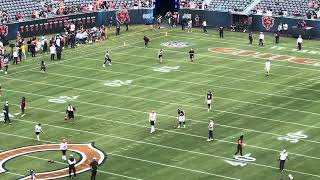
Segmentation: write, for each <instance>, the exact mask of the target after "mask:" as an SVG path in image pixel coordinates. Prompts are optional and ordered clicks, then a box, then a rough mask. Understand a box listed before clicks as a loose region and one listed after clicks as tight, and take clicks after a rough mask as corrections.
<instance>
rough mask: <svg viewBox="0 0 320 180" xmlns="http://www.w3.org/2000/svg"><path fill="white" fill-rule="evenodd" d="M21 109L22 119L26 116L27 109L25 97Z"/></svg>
mask: <svg viewBox="0 0 320 180" xmlns="http://www.w3.org/2000/svg"><path fill="white" fill-rule="evenodd" d="M20 108H21V117H23V116H25V115H26V114H25V110H26V109H27V101H26V98H25V97H22V100H21V105H20Z"/></svg>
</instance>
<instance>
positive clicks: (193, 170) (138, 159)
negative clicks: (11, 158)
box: [2, 133, 240, 180]
mask: <svg viewBox="0 0 320 180" xmlns="http://www.w3.org/2000/svg"><path fill="white" fill-rule="evenodd" d="M2 134H5V135H9V136H16V137H20V138H26V139H33V138H29V137H23V136H17V135H15V134H10V133H2ZM108 155H109V158H110V157H111V156H112V155H113V156H118V157H122V158H126V159H131V160H136V161H142V162H146V163H150V164H156V165H160V166H166V167H170V168H175V169H180V170H184V171H189V172H195V173H200V174H207V175H211V176H216V177H222V178H225V179H233V180H240V179H238V178H232V177H228V176H223V175H219V174H214V173H209V172H205V171H199V170H195V169H189V168H183V167H179V166H174V165H169V164H164V163H159V162H155V161H149V160H145V159H140V158H134V157H130V156H124V155H120V154H113V153H108ZM110 155H111V156H110ZM23 156H26V157H30V158H34V159H40V160H46V161H47V160H49V159H45V158H39V157H34V156H30V155H23ZM56 162H57V163H59V164H65V163H63V162H60V161H56ZM98 172H102V173H106V174H112V175H117V176H121V177H126V178H128V179H135V180H142V179H138V178H133V177H129V176H124V175H120V174H115V173H110V172H105V171H101V170H98Z"/></svg>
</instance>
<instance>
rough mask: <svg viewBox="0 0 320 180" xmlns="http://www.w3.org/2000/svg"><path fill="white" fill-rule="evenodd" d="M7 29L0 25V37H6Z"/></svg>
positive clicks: (5, 26)
mask: <svg viewBox="0 0 320 180" xmlns="http://www.w3.org/2000/svg"><path fill="white" fill-rule="evenodd" d="M8 32H9V27H8V26H7V25H0V36H7V35H8Z"/></svg>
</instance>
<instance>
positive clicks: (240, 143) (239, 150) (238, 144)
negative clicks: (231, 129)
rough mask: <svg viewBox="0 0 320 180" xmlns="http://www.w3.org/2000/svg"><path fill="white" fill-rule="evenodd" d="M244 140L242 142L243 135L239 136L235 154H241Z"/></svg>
mask: <svg viewBox="0 0 320 180" xmlns="http://www.w3.org/2000/svg"><path fill="white" fill-rule="evenodd" d="M243 145H244V142H243V135H241V136H240V138H239V139H238V142H237V152H236V153H235V154H234V155H235V156H236V155H237V154H238V153H240V155H241V156H242V148H243Z"/></svg>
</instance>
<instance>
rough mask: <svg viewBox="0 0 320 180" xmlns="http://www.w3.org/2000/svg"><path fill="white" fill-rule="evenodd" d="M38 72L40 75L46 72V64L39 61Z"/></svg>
mask: <svg viewBox="0 0 320 180" xmlns="http://www.w3.org/2000/svg"><path fill="white" fill-rule="evenodd" d="M40 71H41V72H42V73H45V72H46V63H45V62H44V61H41V64H40Z"/></svg>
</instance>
